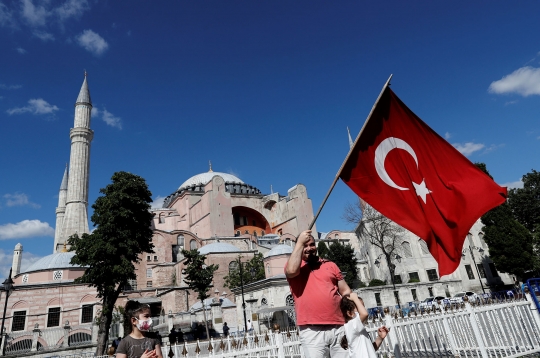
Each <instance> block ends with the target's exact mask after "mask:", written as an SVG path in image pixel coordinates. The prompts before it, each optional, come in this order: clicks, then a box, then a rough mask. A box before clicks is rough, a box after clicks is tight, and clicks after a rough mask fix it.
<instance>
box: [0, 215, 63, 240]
mask: <svg viewBox="0 0 540 358" xmlns="http://www.w3.org/2000/svg"><path fill="white" fill-rule="evenodd" d="M36 236H37V237H41V236H54V229H53V228H52V227H50V225H49V223H45V222H41V221H39V220H23V221H21V222H18V223H16V224H11V223H8V224H4V225H0V240H10V239H23V238H28V237H36Z"/></svg>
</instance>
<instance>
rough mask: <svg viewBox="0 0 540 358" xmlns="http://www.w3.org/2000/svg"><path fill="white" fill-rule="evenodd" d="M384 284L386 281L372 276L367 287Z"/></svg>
mask: <svg viewBox="0 0 540 358" xmlns="http://www.w3.org/2000/svg"><path fill="white" fill-rule="evenodd" d="M385 285H386V281H383V280H379V279H376V278H374V279H373V280H371V281H369V285H368V287H377V286H385Z"/></svg>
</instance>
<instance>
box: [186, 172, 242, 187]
mask: <svg viewBox="0 0 540 358" xmlns="http://www.w3.org/2000/svg"><path fill="white" fill-rule="evenodd" d="M216 175H217V176H220V177H222V178H223V180H224V181H225V182H226V183H227V182H229V183H231V182H233V183H240V184H244V182H243V181H242V180H240V178H238V177H236V176H234V175H232V174H227V173H220V172H206V173H201V174H197V175H194V176H192V177H191V178H189V179H188V180H186V181H185V182H183V183H182V185H180V187H179V188H178V190H180V189H183V188H187V187H190V186H192V185H200V184H202V185H206V184H208V183H209V182H210V181H211V180H212V178H213V177H214V176H216Z"/></svg>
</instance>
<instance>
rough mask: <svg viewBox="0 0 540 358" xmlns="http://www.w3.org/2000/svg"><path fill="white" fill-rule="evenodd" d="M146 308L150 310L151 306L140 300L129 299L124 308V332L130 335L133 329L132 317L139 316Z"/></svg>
mask: <svg viewBox="0 0 540 358" xmlns="http://www.w3.org/2000/svg"><path fill="white" fill-rule="evenodd" d="M146 310H150V306H149V305H148V304H146V303H140V302H139V301H127V303H126V306H125V308H124V334H125V335H128V334H130V333H131V332H132V331H133V326H132V325H131V318H132V317H133V318H139V314H140V313H141V312H144V311H146Z"/></svg>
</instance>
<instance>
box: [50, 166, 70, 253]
mask: <svg viewBox="0 0 540 358" xmlns="http://www.w3.org/2000/svg"><path fill="white" fill-rule="evenodd" d="M67 189H68V166H67V164H66V170H64V176H63V177H62V184H60V192H59V193H58V206H57V207H56V228H55V230H54V247H53V252H56V251H57V247H59V242H60V238H61V236H62V224H63V222H64V215H65V213H66V200H67Z"/></svg>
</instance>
